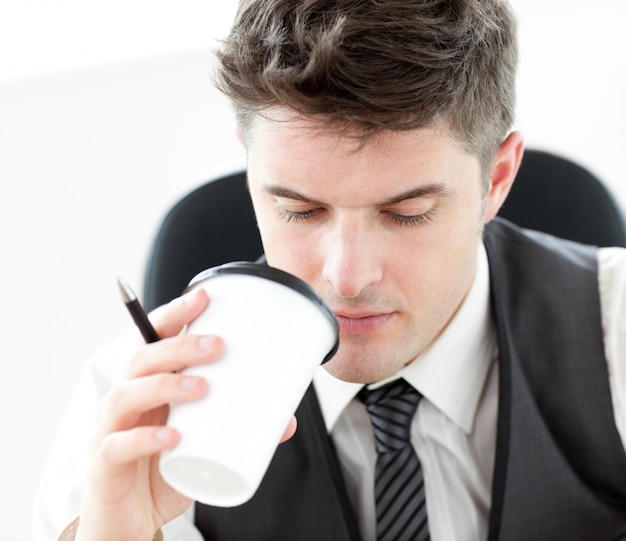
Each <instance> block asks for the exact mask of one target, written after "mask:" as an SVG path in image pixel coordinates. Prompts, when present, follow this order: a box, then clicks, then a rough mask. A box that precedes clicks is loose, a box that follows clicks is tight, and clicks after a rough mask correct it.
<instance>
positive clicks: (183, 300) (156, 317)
mask: <svg viewBox="0 0 626 541" xmlns="http://www.w3.org/2000/svg"><path fill="white" fill-rule="evenodd" d="M208 304H209V296H208V295H207V293H206V291H204V290H203V289H194V290H192V291H190V292H189V293H186V294H184V295H183V296H182V297H178V298H176V299H174V300H172V301H170V302H169V303H167V304H164V305H163V306H159V307H158V308H156V309H154V310H153V311H152V312H150V314H149V316H148V317H149V319H150V322H151V323H152V325H153V326H154V328H155V330H156V332H157V334H158V335H159V336H160V337H161V338H167V337H169V336H175V335H177V334H178V333H180V331H181V330H182V329H183V327H184V326H185V325H187V324H189V323H191V322H192V321H193V320H194V319H196V318H197V317H198V316H199V315H200V314H201V313H202V312H203V311H204V310H205V309H206V307H207V306H208Z"/></svg>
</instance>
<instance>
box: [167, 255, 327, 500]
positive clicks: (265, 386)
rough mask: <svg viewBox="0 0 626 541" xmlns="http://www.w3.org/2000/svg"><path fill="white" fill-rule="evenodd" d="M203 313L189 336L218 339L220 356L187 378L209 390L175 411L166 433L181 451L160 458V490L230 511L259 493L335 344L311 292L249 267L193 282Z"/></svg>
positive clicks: (225, 268)
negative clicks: (201, 293)
mask: <svg viewBox="0 0 626 541" xmlns="http://www.w3.org/2000/svg"><path fill="white" fill-rule="evenodd" d="M193 288H202V289H205V290H206V291H207V293H208V294H209V297H210V302H209V306H208V308H207V309H206V310H205V311H204V312H203V313H202V314H201V315H200V316H199V317H198V318H197V319H196V320H195V321H193V322H192V323H191V324H190V325H189V326H188V328H187V331H186V332H187V333H188V334H198V335H207V334H208V335H218V336H221V337H222V338H223V339H224V343H225V352H224V355H223V356H222V357H221V358H220V359H219V360H217V361H215V362H212V363H209V364H206V365H203V366H197V367H189V368H187V369H185V370H184V373H185V374H191V375H194V376H201V377H203V378H205V379H206V380H207V381H208V383H209V390H208V393H207V394H206V396H205V397H204V398H202V399H201V400H198V401H195V402H191V403H185V404H174V405H172V407H171V411H170V416H169V419H168V425H170V426H172V427H174V428H176V429H177V430H178V431H179V432H180V434H181V440H180V442H179V444H178V445H177V446H176V447H175V448H174V449H172V450H169V451H166V452H164V453H162V455H161V459H160V471H161V475H162V476H163V478H164V479H165V481H166V482H167V483H168V484H169V485H170V486H172V487H173V488H175V489H176V490H177V491H179V492H180V493H181V494H184V495H186V496H187V497H189V498H193V499H194V500H196V501H199V502H202V503H205V504H208V505H215V506H220V507H232V506H236V505H240V504H242V503H245V502H246V501H248V500H249V499H250V498H251V497H252V496H253V495H254V493H255V492H256V490H257V488H258V487H259V485H260V483H261V481H262V479H263V476H264V475H265V472H266V470H267V468H268V466H269V464H270V462H271V459H272V457H273V455H274V452H275V450H276V448H277V447H278V443H279V441H280V438H281V436H282V435H283V433H284V431H285V429H286V428H287V425H288V424H289V421H290V419H291V416H292V415H293V414H294V412H295V410H296V408H297V407H298V404H299V403H300V401H301V400H302V397H303V396H304V393H305V392H306V390H307V388H308V387H309V385H310V383H311V381H312V379H313V374H314V373H315V371H316V369H317V368H318V367H319V365H320V364H321V363H323V362H325V361H327V360H328V359H329V358H330V357H332V355H334V353H335V352H336V350H337V347H338V344H339V332H338V324H337V320H336V319H335V316H334V314H333V313H332V311H331V310H330V309H329V308H328V306H326V304H325V303H324V301H323V300H322V299H321V297H319V296H318V295H317V294H316V293H315V292H314V291H313V289H311V288H310V287H309V286H308V285H307V284H306V283H304V282H303V281H301V280H299V279H298V278H296V277H294V276H292V275H290V274H287V273H285V272H282V271H279V270H277V269H273V268H271V267H268V266H266V265H262V264H256V263H245V262H237V263H229V264H226V265H222V266H220V267H214V268H211V269H208V270H206V271H204V272H203V273H200V274H199V275H197V276H196V277H195V278H194V279H193V280H192V281H191V282H190V285H189V288H188V290H189V289H193Z"/></svg>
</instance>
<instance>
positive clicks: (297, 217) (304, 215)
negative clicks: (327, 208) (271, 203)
mask: <svg viewBox="0 0 626 541" xmlns="http://www.w3.org/2000/svg"><path fill="white" fill-rule="evenodd" d="M322 212H324V209H323V208H320V207H316V208H312V209H307V210H289V209H286V208H284V207H278V214H279V216H280V217H281V218H283V219H284V220H285V221H287V222H304V221H306V220H312V219H313V218H315V217H317V216H319V215H320V214H321V213H322Z"/></svg>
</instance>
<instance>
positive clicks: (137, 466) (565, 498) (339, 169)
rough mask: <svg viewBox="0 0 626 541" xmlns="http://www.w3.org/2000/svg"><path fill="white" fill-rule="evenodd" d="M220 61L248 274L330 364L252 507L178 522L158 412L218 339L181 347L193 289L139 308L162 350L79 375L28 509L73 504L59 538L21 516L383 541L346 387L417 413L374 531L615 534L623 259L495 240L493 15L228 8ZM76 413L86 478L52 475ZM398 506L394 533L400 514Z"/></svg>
mask: <svg viewBox="0 0 626 541" xmlns="http://www.w3.org/2000/svg"><path fill="white" fill-rule="evenodd" d="M219 60H220V67H219V73H218V77H217V81H218V85H219V87H220V88H221V89H222V90H223V91H224V92H225V93H226V94H227V95H228V96H229V97H230V98H231V99H232V101H233V103H234V105H235V109H236V112H237V118H238V125H239V132H240V137H241V140H242V142H243V144H244V145H245V147H246V149H247V153H248V180H249V188H250V194H251V197H252V201H253V204H254V208H255V212H256V215H257V219H258V225H259V229H260V232H261V237H262V240H263V245H264V250H265V255H266V257H267V261H268V263H269V264H270V265H272V266H275V267H278V268H281V269H283V270H286V271H288V272H291V273H293V274H295V275H297V276H299V277H300V278H302V279H304V280H305V281H306V282H308V283H309V284H310V285H312V286H313V287H314V288H315V289H316V290H317V291H318V292H319V293H320V294H321V295H322V296H323V297H324V299H325V300H326V302H327V303H328V304H329V306H330V307H331V308H332V309H333V310H334V312H335V314H336V315H337V318H338V320H339V323H340V331H341V338H340V348H339V351H338V353H337V354H336V356H335V357H334V358H333V359H332V360H331V361H330V362H329V363H327V364H326V365H325V367H324V368H321V369H320V371H319V373H318V374H317V375H316V378H315V381H314V389H313V390H311V391H310V392H309V393H308V394H307V396H306V397H305V399H304V401H303V403H302V405H301V407H300V409H299V410H298V412H297V417H298V421H299V428H298V430H297V431H296V433H295V436H293V430H294V428H295V427H294V426H291V427H290V428H289V429H288V430H287V431H286V433H285V439H288V438H289V437H290V436H293V437H292V438H291V441H289V442H287V443H285V444H284V445H282V446H281V447H280V448H279V450H278V452H277V455H276V457H275V460H274V462H273V464H272V466H271V467H270V470H269V472H268V474H267V477H266V479H265V481H264V484H263V485H262V486H261V488H260V489H259V492H258V493H257V495H256V496H255V497H254V498H253V499H252V501H251V502H249V503H248V504H246V505H244V506H242V507H240V508H235V509H226V510H222V509H213V508H208V507H206V506H199V505H198V506H196V507H190V505H191V504H192V502H191V501H189V500H187V499H186V498H184V497H182V496H181V495H179V494H177V493H176V492H175V491H173V490H172V489H171V488H170V487H168V486H167V485H166V484H165V483H164V482H163V480H162V479H161V477H160V475H159V473H158V468H157V462H158V453H159V452H160V451H162V450H164V449H168V448H172V447H174V446H175V445H176V444H177V442H178V439H179V435H178V434H177V433H176V432H175V431H173V430H172V429H170V428H168V427H167V426H165V422H166V417H167V405H168V404H170V403H173V402H185V401H190V400H195V399H198V398H200V397H201V396H203V395H204V394H205V393H207V392H211V391H210V382H208V383H207V382H206V381H203V380H198V379H195V378H191V377H186V376H184V375H183V374H180V373H178V371H179V370H181V369H183V368H185V367H186V366H191V365H196V364H199V363H206V362H212V361H215V360H217V359H219V357H220V354H221V352H222V349H223V347H225V345H224V344H223V343H222V341H221V339H220V338H219V337H206V336H202V337H200V336H188V335H179V331H180V330H181V329H182V327H183V326H184V325H185V324H186V323H188V322H190V321H192V320H193V319H194V318H195V317H196V316H197V315H198V314H199V313H201V312H202V311H203V310H204V309H205V308H207V305H209V299H207V298H206V295H204V294H202V293H196V294H192V295H188V296H185V297H183V298H182V299H177V300H175V301H173V302H172V303H171V304H170V305H168V306H165V307H162V308H160V309H158V310H157V311H156V312H155V313H153V314H152V316H151V317H152V319H153V321H154V324H155V326H156V329H157V331H158V332H159V334H160V335H161V336H162V337H163V338H164V339H163V340H162V341H160V342H158V343H156V344H151V345H148V346H145V345H144V346H136V347H133V348H132V352H131V353H128V354H126V356H124V355H120V354H119V353H118V354H117V356H116V357H114V356H113V354H112V353H110V352H108V351H107V350H105V352H104V353H103V354H102V355H101V357H100V358H99V359H96V360H95V361H93V363H92V364H91V367H90V372H89V374H88V375H87V376H86V378H85V380H84V382H83V383H82V384H81V387H80V388H79V394H78V395H77V396H78V398H77V399H76V400H77V404H78V405H77V406H76V407H75V408H74V409H73V410H71V411H74V413H70V415H69V417H68V420H67V424H66V425H65V428H64V429H63V431H62V434H61V436H60V440H59V441H60V444H59V447H58V448H57V449H58V450H57V451H55V453H58V457H59V458H53V460H52V461H51V465H50V466H49V471H50V473H48V477H47V478H46V479H44V482H43V484H42V488H41V492H40V496H39V501H40V502H45V500H46V494H49V495H51V494H55V495H56V496H57V497H58V498H59V499H60V500H61V501H62V502H63V503H62V505H64V506H69V509H67V508H65V509H63V510H62V511H59V513H58V514H59V515H62V516H63V518H62V519H59V518H54V516H53V515H54V512H53V511H52V510H50V509H46V508H44V506H45V505H46V504H40V505H39V508H38V512H37V520H38V521H41V522H42V523H44V524H46V521H47V523H49V524H50V525H49V526H47V527H48V529H49V530H50V531H53V530H54V528H58V527H59V526H60V524H59V522H61V521H62V520H64V521H68V520H69V519H70V518H71V517H73V516H76V515H80V521H79V522H78V526H77V529H78V538H79V539H81V540H83V541H84V540H96V539H102V540H105V539H115V540H116V541H119V540H122V539H132V540H140V539H146V540H147V539H152V537H153V535H157V536H159V535H160V530H161V529H163V531H164V532H165V535H166V538H167V539H170V536H171V538H172V539H188V540H195V539H201V538H203V537H204V538H205V539H245V540H248V539H289V540H300V539H358V538H362V539H365V540H373V539H377V538H378V539H382V538H384V536H385V534H384V533H383V532H382V530H381V525H380V518H381V514H382V512H381V509H380V508H381V504H380V501H379V499H378V496H375V493H376V495H378V494H379V492H378V487H376V488H375V487H374V486H375V484H376V480H378V479H379V473H378V471H379V470H378V468H379V462H378V461H379V457H378V456H377V451H376V448H377V447H378V441H377V443H376V445H375V443H374V439H375V436H374V432H373V429H372V424H371V423H370V415H368V411H369V410H370V405H369V403H368V398H367V395H365V394H364V393H363V391H362V389H363V388H364V387H367V388H368V389H369V390H372V391H373V390H375V389H384V390H385V392H386V390H387V389H390V388H392V387H387V386H386V385H387V384H390V382H394V381H397V380H403V381H406V382H408V383H409V384H410V387H411V388H414V389H415V390H417V391H418V392H419V395H416V393H415V392H414V391H411V393H412V396H419V397H421V401H420V402H419V405H418V406H416V407H417V412H416V413H415V414H414V415H413V416H412V420H411V421H410V423H411V424H410V433H411V446H410V448H411V449H410V451H409V453H412V450H413V449H414V450H415V451H416V455H415V456H416V457H418V458H415V459H413V458H410V459H407V461H409V460H411V461H414V462H412V464H417V466H416V467H415V469H414V470H413V471H414V475H410V476H409V475H405V474H402V475H400V477H399V478H401V479H402V480H405V479H406V480H407V482H413V480H414V478H418V479H421V478H422V476H423V479H424V482H423V484H422V483H421V482H417V483H416V488H415V494H414V495H413V496H412V497H411V498H410V499H408V500H407V501H406V502H404V501H403V502H400V508H399V509H398V511H397V512H398V516H397V517H396V516H395V515H394V517H393V518H392V519H389V522H390V524H391V526H390V527H391V528H395V527H397V528H398V531H395V532H394V534H393V536H392V538H394V539H428V538H429V536H430V537H432V538H433V539H435V540H445V541H448V540H456V539H459V540H478V539H487V538H489V539H503V540H516V539H570V540H571V539H574V540H581V541H582V540H592V539H593V540H601V539H607V540H608V539H618V538H621V536H626V455H625V454H624V442H625V441H626V422H625V420H624V399H625V398H626V397H625V396H624V395H625V392H626V391H625V390H624V389H626V385H625V383H626V376H625V370H624V367H625V366H626V324H625V317H626V316H625V314H626V254H625V253H624V250H619V249H608V250H607V249H605V250H595V249H592V248H589V247H581V246H578V245H573V244H570V243H565V242H562V241H558V240H556V239H552V238H550V237H547V236H543V235H537V234H534V233H528V232H522V231H520V230H518V229H517V228H515V227H513V226H510V225H508V224H506V223H502V222H500V221H498V220H494V217H495V215H496V213H497V211H498V209H499V208H500V206H501V205H502V203H503V201H504V200H505V198H506V196H507V194H508V192H509V189H510V187H511V184H512V182H513V180H514V177H515V174H516V172H517V169H518V166H519V163H520V159H521V156H522V151H523V143H522V138H521V135H520V134H519V133H517V132H515V131H510V130H511V125H512V122H513V108H514V86H515V81H514V72H515V64H516V44H515V28H514V22H513V19H512V16H511V13H510V11H509V8H508V6H507V5H506V3H505V2H504V1H501V0H481V1H479V0H454V1H438V0H378V1H376V0H359V1H350V2H349V1H345V0H317V1H314V0H301V1H293V0H244V1H243V2H242V3H241V5H240V9H239V12H238V15H237V19H236V21H235V25H234V27H233V30H232V32H231V34H230V36H229V38H228V39H227V40H226V42H225V44H224V46H223V48H222V50H221V51H220V53H219ZM485 224H487V225H486V226H485ZM598 283H599V287H598ZM208 309H209V310H210V306H209V307H208ZM226 346H227V344H226ZM115 358H119V359H120V360H119V361H117V362H116V361H115ZM118 374H122V375H123V377H120V378H119V379H118ZM94 387H95V388H94ZM403 392H404V391H403ZM371 395H372V393H370V394H369V396H371ZM95 396H97V397H98V398H100V397H103V398H102V400H101V401H100V404H99V406H98V413H97V416H96V420H95V424H94V426H95V430H94V432H95V434H94V435H93V437H92V439H91V442H92V443H91V448H90V455H89V460H88V463H87V466H86V468H85V469H86V471H85V474H84V480H83V479H82V478H81V477H82V473H81V472H80V468H79V467H78V466H76V467H74V468H69V473H68V472H67V470H66V469H62V470H60V469H61V468H63V466H62V465H63V464H67V463H68V462H73V461H74V460H75V459H74V455H73V454H72V451H73V447H74V448H77V449H78V450H79V451H80V446H77V445H75V442H76V440H75V439H72V437H73V436H71V435H72V434H76V433H78V432H79V431H80V430H81V429H82V426H83V425H84V426H89V425H90V423H91V422H92V421H91V417H90V409H89V408H88V404H89V403H92V402H93V401H94V397H95ZM403 396H404V395H403ZM417 400H419V398H418V399H417ZM363 402H365V403H368V405H367V407H366V405H364V403H363ZM79 408H82V410H81V411H80V412H79ZM372 419H373V420H374V423H376V422H377V421H376V420H375V419H374V417H372ZM234 429H236V427H234ZM327 434H328V435H329V436H330V438H328V436H327ZM376 437H377V438H378V436H376ZM72 442H73V443H72ZM77 454H80V453H77ZM407 456H408V455H407ZM397 462H398V461H393V465H392V466H390V467H391V468H395V467H396V466H398V464H397ZM55 468H57V469H59V471H63V472H64V473H63V476H65V477H66V479H65V480H64V482H63V483H61V482H59V483H55V480H54V473H52V472H53V471H54V470H55ZM68 476H69V479H67V477H68ZM74 478H75V479H74ZM81 485H82V489H81ZM79 492H80V493H81V494H80V501H81V504H80V509H79V508H78V506H77V505H75V504H74V503H73V502H75V501H76V499H77V494H78V493H79ZM424 496H425V506H426V507H424ZM392 500H393V501H391V502H390V503H388V505H389V507H393V505H395V503H397V502H396V501H395V500H396V496H394V497H393V498H392ZM416 500H420V501H419V502H418V503H419V508H418V509H417V510H416V511H415V512H411V513H409V515H410V516H409V517H408V518H407V519H406V525H405V519H404V518H403V519H402V520H400V518H398V517H399V516H400V514H402V513H403V510H404V509H406V508H409V506H410V505H413V504H414V503H415V502H416ZM47 505H48V507H50V506H51V504H47ZM424 509H426V510H427V513H426V512H424ZM418 515H419V520H418V521H417V522H411V521H412V520H413V519H414V518H415V517H417V516H418ZM377 518H378V519H379V524H377ZM400 522H402V524H400ZM409 523H410V524H409ZM73 531H74V530H72V531H69V530H68V532H67V533H66V534H67V536H68V538H71V536H72V535H73V533H72V532H73Z"/></svg>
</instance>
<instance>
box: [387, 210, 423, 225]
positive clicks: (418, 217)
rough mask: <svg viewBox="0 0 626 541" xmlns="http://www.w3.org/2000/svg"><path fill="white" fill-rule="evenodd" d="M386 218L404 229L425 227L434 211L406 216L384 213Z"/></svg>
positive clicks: (389, 212)
mask: <svg viewBox="0 0 626 541" xmlns="http://www.w3.org/2000/svg"><path fill="white" fill-rule="evenodd" d="M384 212H385V214H386V215H387V216H388V218H389V219H390V220H391V221H392V222H393V223H394V224H396V225H400V226H404V227H415V226H419V225H426V224H428V223H430V222H432V220H433V217H434V215H435V209H434V208H431V209H429V210H427V211H426V212H423V213H422V214H415V215H410V216H407V215H405V214H398V213H397V212H391V211H384Z"/></svg>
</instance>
